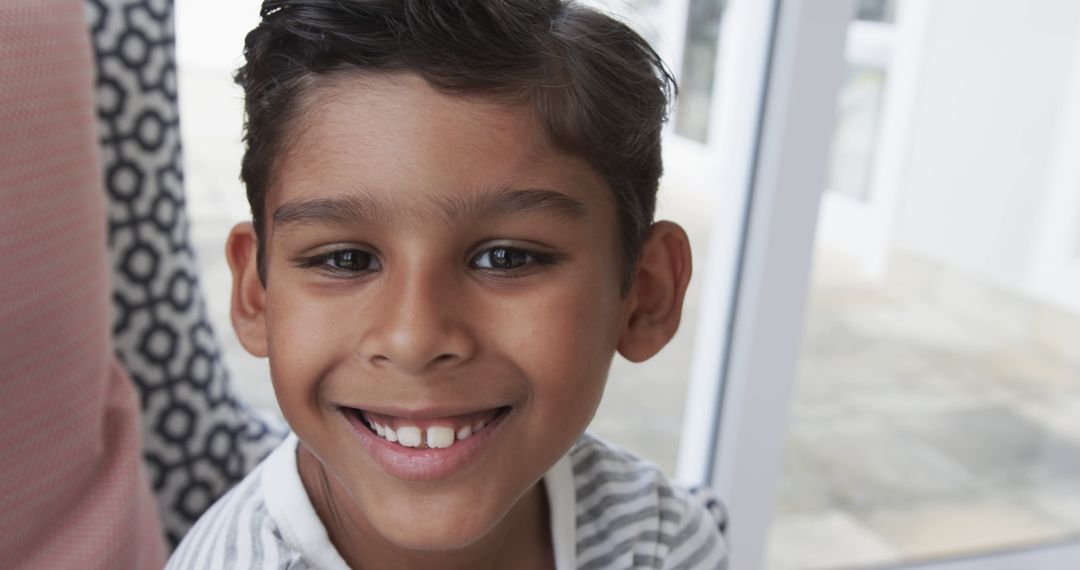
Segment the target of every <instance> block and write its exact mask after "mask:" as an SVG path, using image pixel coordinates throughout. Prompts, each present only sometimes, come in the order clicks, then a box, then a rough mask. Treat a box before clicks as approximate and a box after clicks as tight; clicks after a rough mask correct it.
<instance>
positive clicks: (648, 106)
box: [170, 0, 725, 569]
mask: <svg viewBox="0 0 1080 570" xmlns="http://www.w3.org/2000/svg"><path fill="white" fill-rule="evenodd" d="M262 15H263V20H262V22H261V23H260V25H259V26H258V27H257V28H256V29H255V30H254V31H252V32H251V33H250V34H249V35H248V38H247V42H246V49H245V55H246V57H247V63H246V64H245V66H244V67H243V68H242V69H241V70H240V72H239V73H238V81H239V83H240V84H241V85H242V86H243V87H244V89H245V95H246V111H247V122H246V136H245V140H246V142H247V151H246V154H245V156H244V161H243V166H242V177H243V179H244V181H245V183H246V184H247V189H248V198H249V201H250V202H251V207H252V214H253V222H252V223H247V224H241V225H239V226H237V227H236V228H234V230H233V232H232V233H231V235H230V236H229V241H228V245H227V254H228V258H229V263H230V267H231V268H232V271H233V276H234V287H233V294H232V318H233V324H234V326H235V328H236V330H237V334H238V336H239V338H240V340H241V342H242V343H243V345H244V347H245V348H246V349H247V350H249V351H250V352H252V353H254V354H256V355H260V356H268V357H269V359H270V369H271V376H272V379H273V383H274V390H275V392H276V394H277V397H278V401H279V402H280V405H281V409H282V412H283V414H284V415H285V418H286V419H287V420H288V421H289V424H290V426H291V427H292V429H293V431H294V433H295V436H292V437H290V439H288V440H287V441H286V442H285V443H284V444H283V445H282V446H281V447H279V448H278V449H277V450H276V451H275V452H274V453H273V454H271V456H270V457H269V458H268V459H267V460H266V461H265V462H264V463H263V464H262V465H260V467H259V468H257V469H256V470H255V471H254V472H253V473H252V474H251V475H249V476H248V478H247V479H246V480H245V481H244V482H242V483H241V484H240V485H239V486H238V487H237V488H236V489H234V490H233V491H231V492H230V494H229V495H227V496H226V497H225V498H223V499H222V500H221V501H220V502H219V503H217V504H216V505H215V506H214V507H213V508H212V509H211V510H210V511H208V513H207V514H206V515H205V516H204V517H203V519H202V520H200V522H199V523H198V524H197V525H196V527H195V528H194V529H193V530H192V531H191V533H190V534H189V535H188V536H187V538H186V539H185V540H184V542H183V543H182V544H181V545H180V547H179V549H178V550H177V552H176V553H175V555H174V557H173V559H172V560H171V563H170V566H171V567H175V568H200V569H201V568H218V567H229V568H233V567H280V568H307V567H317V568H344V567H346V566H351V567H353V568H470V569H471V568H559V569H564V568H627V567H655V568H669V567H670V568H675V567H679V568H719V567H723V565H724V559H725V558H724V549H723V545H722V540H721V538H720V536H719V531H718V529H717V525H716V521H715V520H713V519H712V518H711V517H710V515H709V514H708V512H707V511H706V510H705V509H704V507H703V506H702V505H701V504H700V503H698V502H697V501H696V499H694V498H693V497H690V496H688V495H687V494H686V493H684V492H683V491H681V490H678V489H676V488H673V487H672V485H671V484H670V483H669V482H668V481H667V479H666V478H665V477H664V476H663V475H662V474H661V473H660V472H659V471H658V470H657V469H656V468H655V467H653V466H651V465H649V464H647V463H644V462H642V461H640V460H638V459H636V458H634V457H632V456H630V455H629V454H627V453H625V452H623V451H619V450H615V449H612V448H611V447H609V446H607V445H606V444H604V443H602V442H599V441H597V440H596V439H593V438H591V437H589V436H587V435H582V434H583V432H584V430H585V427H586V426H587V424H588V423H589V420H590V419H591V418H592V415H593V413H594V412H595V410H596V407H597V405H598V404H599V401H600V396H601V394H602V392H603V386H604V382H605V380H606V375H607V370H608V367H609V365H610V363H611V359H612V357H613V355H614V352H615V351H616V350H618V351H619V352H620V353H622V354H623V355H624V356H626V357H627V358H628V359H630V360H635V361H640V360H644V359H646V358H649V357H650V356H652V355H653V354H655V353H656V352H657V351H658V350H659V349H660V348H661V347H663V346H664V344H665V343H666V342H667V341H668V340H669V339H670V338H671V337H672V335H673V334H674V333H675V330H676V329H677V327H678V324H679V318H680V313H681V309H682V300H683V296H684V293H685V291H686V286H687V282H688V280H689V277H690V251H689V245H688V241H687V237H686V234H685V233H684V232H683V231H682V229H681V228H679V227H678V226H676V225H675V224H672V223H669V222H658V223H655V224H654V223H651V221H652V216H653V210H654V205H655V194H656V189H657V182H658V179H659V176H660V172H661V163H660V129H661V123H662V122H663V119H664V117H665V111H666V104H667V95H668V91H669V90H670V85H671V78H670V76H669V75H668V74H667V72H666V71H665V69H664V67H663V64H662V63H661V62H660V61H659V59H658V57H657V56H656V54H655V53H654V52H653V51H652V50H651V49H650V48H649V47H648V45H647V44H646V43H645V42H644V41H643V40H642V39H641V38H640V37H638V36H637V35H636V34H634V33H633V32H632V31H630V30H629V29H628V28H626V27H625V26H623V25H622V24H619V23H617V22H615V21H613V20H612V19H610V18H608V17H606V16H603V15H601V14H599V13H596V12H593V11H591V10H588V9H585V8H582V7H579V6H576V5H573V4H570V3H568V2H564V1H562V0H543V1H541V0H491V1H488V2H480V1H467V0H455V1H448V0H447V1H438V2H436V1H431V0H415V1H409V0H396V1H393V0H371V1H362V0H286V1H281V0H267V1H266V2H265V3H264V5H263V11H262Z"/></svg>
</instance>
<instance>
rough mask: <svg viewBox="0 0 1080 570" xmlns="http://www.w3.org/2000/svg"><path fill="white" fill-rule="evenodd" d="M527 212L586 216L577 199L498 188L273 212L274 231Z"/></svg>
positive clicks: (365, 198)
mask: <svg viewBox="0 0 1080 570" xmlns="http://www.w3.org/2000/svg"><path fill="white" fill-rule="evenodd" d="M528 211H545V212H549V213H551V214H554V215H556V216H558V217H562V218H569V219H575V220H580V219H584V218H586V217H587V209H586V207H585V204H584V203H582V202H581V201H580V200H578V199H576V198H573V197H571V196H568V195H566V194H563V193H562V192H558V191H555V190H549V189H546V188H501V189H499V190H495V191H493V192H487V193H483V194H480V195H479V196H477V197H476V198H473V199H469V200H466V199H461V198H452V199H444V200H440V201H439V203H438V204H437V205H435V206H434V207H432V206H417V207H415V208H414V207H402V206H400V205H397V204H382V203H380V202H379V201H378V200H377V199H375V198H374V197H372V196H371V195H370V194H367V193H363V192H360V193H353V194H346V195H340V196H331V197H327V198H314V199H310V200H304V199H297V200H290V201H288V202H285V203H284V204H282V205H281V206H279V207H278V208H277V210H275V211H274V218H273V220H274V226H273V227H274V230H273V231H277V229H278V228H279V227H282V226H294V225H304V224H312V223H330V224H336V225H345V224H351V223H357V222H368V223H372V222H380V221H386V220H389V219H392V218H393V217H395V215H399V216H410V217H415V218H416V219H420V220H429V219H439V220H442V221H454V220H461V219H467V218H477V217H484V216H499V215H507V214H514V213H522V212H528Z"/></svg>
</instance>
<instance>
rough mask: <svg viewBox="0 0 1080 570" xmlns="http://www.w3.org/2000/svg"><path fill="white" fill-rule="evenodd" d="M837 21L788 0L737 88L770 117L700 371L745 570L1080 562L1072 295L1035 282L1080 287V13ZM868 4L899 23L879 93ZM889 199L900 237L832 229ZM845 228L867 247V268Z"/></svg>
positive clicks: (1078, 316) (1041, 6) (904, 13)
mask: <svg viewBox="0 0 1080 570" xmlns="http://www.w3.org/2000/svg"><path fill="white" fill-rule="evenodd" d="M737 4H738V2H737V1H735V2H733V3H732V6H731V7H730V12H729V16H731V17H732V18H734V14H736V10H735V6H736V5H737ZM811 4H812V5H813V10H810V9H809V6H810V5H811ZM837 4H840V3H816V2H810V1H809V0H803V1H798V0H779V1H777V2H775V3H774V4H773V7H774V10H773V11H772V12H771V14H769V15H767V16H765V15H760V16H762V17H768V18H770V19H771V21H772V24H771V25H770V27H769V29H770V30H771V35H770V38H771V39H770V45H771V47H770V53H771V55H770V57H769V58H768V60H767V63H766V64H765V68H766V69H767V81H766V82H765V85H766V88H765V89H764V91H763V92H762V91H761V90H759V89H757V88H755V87H753V86H748V85H743V86H741V87H737V88H735V89H733V90H731V91H727V90H725V91H724V96H725V97H726V98H734V99H739V98H746V99H752V100H760V101H761V105H762V107H761V114H760V118H761V120H760V128H759V129H758V130H756V131H755V133H754V136H753V138H751V139H747V140H744V141H743V143H744V144H747V145H750V146H752V147H753V148H754V152H753V156H754V159H753V161H752V164H753V168H752V169H751V170H750V172H748V173H747V177H746V179H745V181H744V182H745V187H746V188H748V196H749V198H748V199H747V209H746V217H745V220H746V223H745V230H744V236H745V239H744V240H743V241H742V242H741V244H740V249H739V255H738V262H737V265H736V267H737V272H736V275H737V287H736V289H735V295H734V301H733V302H732V307H733V310H732V312H731V320H730V321H728V322H726V323H725V324H723V325H720V326H719V328H721V329H722V331H724V333H723V334H722V335H721V336H720V337H719V340H720V342H719V343H718V344H716V345H713V346H712V347H709V346H707V345H702V344H699V351H698V353H697V361H698V362H699V363H703V364H701V366H699V367H698V368H697V369H696V375H695V378H696V377H697V376H698V375H700V376H701V377H703V378H710V377H711V378H719V379H721V382H720V383H719V385H720V389H719V390H718V393H717V399H718V400H719V402H720V404H719V409H720V418H719V422H718V425H719V431H718V433H717V434H716V436H715V440H714V442H715V446H714V452H715V453H714V455H713V456H712V460H711V461H710V462H707V463H706V464H705V465H701V466H696V467H698V468H701V469H702V470H703V471H704V472H705V473H706V475H707V477H708V478H709V480H710V481H711V482H712V483H713V485H714V486H715V487H716V488H717V489H718V490H719V491H720V493H721V494H722V496H723V497H724V498H725V500H726V501H727V503H728V506H729V507H730V510H731V523H730V524H731V526H730V534H729V540H730V542H731V544H732V553H733V559H732V561H731V566H732V567H733V568H773V569H780V568H786V569H796V568H880V567H889V568H922V569H934V570H959V569H979V570H986V569H999V568H1000V569H1004V568H1010V569H1014V568H1024V569H1025V570H1027V569H1042V568H1046V569H1050V568H1054V569H1062V568H1075V567H1080V495H1078V494H1077V491H1076V483H1075V482H1076V476H1077V474H1078V473H1080V431H1078V429H1077V422H1076V418H1077V417H1080V350H1078V349H1077V348H1076V347H1077V346H1078V344H1077V342H1076V339H1077V338H1080V312H1078V311H1077V310H1076V307H1075V305H1072V304H1071V303H1072V302H1074V301H1075V296H1076V293H1075V291H1080V288H1078V287H1075V286H1074V287H1071V288H1064V287H1062V288H1061V290H1060V291H1059V295H1058V296H1057V297H1054V296H1053V295H1051V294H1050V293H1048V291H1049V288H1048V287H1047V286H1046V283H1047V282H1049V281H1055V279H1042V280H1041V281H1040V271H1045V270H1046V267H1050V266H1057V267H1059V268H1060V269H1061V271H1059V272H1058V273H1057V275H1058V278H1057V279H1056V281H1058V282H1063V281H1064V280H1065V279H1067V278H1068V277H1069V275H1068V273H1067V271H1066V269H1067V268H1068V267H1069V265H1068V263H1066V262H1065V260H1067V259H1071V256H1072V252H1071V249H1072V245H1073V240H1072V237H1073V235H1074V234H1070V229H1071V230H1075V225H1076V221H1075V220H1076V217H1075V216H1076V211H1077V208H1076V207H1075V206H1076V204H1077V201H1076V197H1075V196H1076V195H1077V193H1078V190H1077V189H1078V188H1080V186H1078V185H1077V182H1078V181H1080V175H1078V173H1077V167H1076V166H1075V163H1076V161H1075V158H1074V157H1075V156H1076V151H1077V121H1076V118H1075V117H1076V113H1077V111H1076V103H1075V100H1076V99H1077V93H1076V91H1075V84H1076V82H1077V81H1078V80H1077V77H1078V76H1080V73H1077V71H1076V69H1077V67H1076V66H1077V63H1076V62H1077V60H1078V57H1077V54H1078V53H1080V52H1078V50H1080V25H1078V24H1080V5H1077V4H1074V3H1065V2H1055V1H1052V0H1037V1H1019V0H989V1H988V0H982V1H975V0H966V1H965V0H949V1H946V2H932V1H929V0H899V1H897V2H895V3H888V2H885V3H881V2H879V3H872V2H860V3H858V4H854V3H847V5H846V6H837ZM870 4H878V5H880V6H882V7H883V8H882V10H883V11H888V10H892V11H893V12H892V13H893V14H894V17H895V34H894V42H893V46H892V54H891V55H890V56H889V57H888V58H887V60H885V61H884V62H883V63H884V67H883V68H881V70H880V71H881V75H880V77H879V79H880V80H871V79H865V77H866V76H865V75H863V74H862V73H861V72H855V73H853V72H852V71H851V69H852V68H851V63H852V62H851V49H852V47H851V44H850V42H851V41H852V39H853V36H855V35H857V33H854V34H853V32H852V30H853V27H857V26H858V21H857V22H856V24H854V25H852V24H851V19H852V16H853V14H859V15H861V17H863V18H866V17H868V16H867V14H868V12H867V10H871V11H872V9H873V6H871V7H869V8H868V7H867V6H868V5H870ZM888 5H891V6H892V8H889V7H888ZM856 9H858V11H856ZM831 10H835V12H834V11H831ZM882 13H885V12H882ZM883 18H884V17H883ZM749 22H750V20H740V21H738V22H735V21H729V22H728V25H730V26H732V27H735V26H749V25H751V24H750V23H749ZM907 38H917V39H918V41H917V42H909V41H907ZM845 44H846V47H845ZM845 51H847V53H845ZM860 76H861V78H860ZM853 83H856V84H857V85H855V86H854V87H853ZM874 99H878V100H879V102H877V103H873V104H867V101H872V100H874ZM845 113H847V116H846V117H845ZM853 114H854V115H853ZM860 114H861V116H859V115H860ZM875 114H876V115H877V116H876V117H874V116H873V115H875ZM868 115H869V117H868ZM868 119H869V120H868ZM845 120H848V121H855V122H854V123H849V124H848V125H845V123H844V121H845ZM838 121H839V122H838ZM852 124H854V125H855V126H854V127H853V126H851V125H852ZM867 124H874V125H876V126H875V127H874V129H867V128H866V125H867ZM868 130H870V131H875V134H873V135H872V136H866V133H867V132H868ZM852 133H855V134H856V135H858V136H855V135H853V134H852ZM859 133H861V134H859ZM837 137H840V138H839V139H838V138H837ZM844 137H847V138H846V139H844ZM859 139H862V141H863V142H861V143H859V144H863V145H865V144H871V145H873V146H872V148H869V149H867V148H863V149H862V150H861V151H860V152H852V148H853V147H854V146H857V145H856V142H858V140H859ZM867 141H869V142H867ZM832 149H840V150H839V151H838V150H832ZM837 152H840V154H841V155H843V160H837V156H838V155H837ZM860 156H861V157H863V158H862V159H860V158H859V157H860ZM866 157H872V158H871V159H866ZM718 160H721V161H726V160H728V158H727V156H726V155H725V156H721V157H719V158H718ZM865 162H869V164H866V163H865ZM852 181H863V182H862V188H861V189H859V191H857V192H852V191H850V189H851V188H856V189H858V188H859V186H860V184H852ZM845 188H846V189H848V190H847V191H846V190H845ZM883 192H884V193H885V194H886V195H888V196H889V208H890V213H889V216H888V217H889V220H888V227H887V229H886V230H884V231H882V230H880V229H879V228H871V229H872V230H873V231H874V232H875V233H873V234H868V233H860V231H859V228H858V227H856V228H842V229H840V230H837V229H836V228H827V227H825V226H826V225H827V224H834V223H837V220H841V221H843V218H838V217H830V216H828V215H827V212H826V211H827V209H828V208H827V206H826V205H825V204H826V202H827V201H829V200H830V199H831V197H835V195H836V194H841V195H844V196H845V197H846V198H851V199H853V200H854V201H860V200H864V199H865V198H867V197H873V196H875V193H877V194H878V195H880V193H883ZM1055 220H1056V221H1055ZM845 232H846V235H848V236H849V237H848V238H847V239H853V240H859V239H864V240H871V239H873V240H879V241H878V243H877V244H876V245H875V248H876V251H877V252H878V255H879V256H880V257H881V259H880V260H879V262H878V267H877V270H876V271H866V270H865V266H864V259H863V258H860V253H859V252H860V249H859V248H860V246H861V245H862V244H858V243H854V244H851V243H849V244H846V245H847V247H843V245H837V239H835V238H836V236H843V235H845ZM824 236H831V237H830V238H829V239H826V238H825V237H824ZM1048 236H1049V237H1048ZM1047 244H1051V245H1047ZM1039 260H1044V261H1039ZM1045 260H1052V261H1045ZM1042 275H1046V274H1045V273H1044V274H1042ZM1074 283H1075V282H1074ZM707 287H708V285H707ZM713 294H716V291H715V290H712V289H708V288H707V293H706V295H709V296H711V295H713ZM720 296H721V297H722V298H723V297H726V293H723V292H721V294H720ZM714 340H716V339H714ZM710 348H711V350H710ZM702 354H713V355H721V356H715V357H712V358H705V357H703V356H701V355H702ZM705 384H706V382H705V381H702V385H705ZM693 387H694V386H693V385H692V386H691V388H692V390H693ZM688 425H689V424H688ZM693 472H694V473H697V472H698V471H693Z"/></svg>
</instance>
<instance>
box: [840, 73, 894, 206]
mask: <svg viewBox="0 0 1080 570" xmlns="http://www.w3.org/2000/svg"><path fill="white" fill-rule="evenodd" d="M884 88H885V71H884V70H881V69H874V68H869V67H858V66H853V67H852V68H851V69H849V70H848V76H847V81H846V82H845V83H844V86H843V87H842V88H841V89H840V97H839V102H838V105H837V107H838V109H837V123H836V127H835V132H834V134H833V143H832V153H831V156H832V160H831V162H830V165H829V180H828V183H827V186H826V187H827V188H828V189H829V190H831V191H833V192H836V193H838V194H843V195H845V196H848V197H851V198H855V199H858V200H865V199H866V197H867V194H868V193H869V190H870V187H869V185H870V173H871V167H872V166H873V162H874V160H873V159H874V150H875V148H876V147H875V145H874V142H875V139H876V137H877V129H878V118H879V115H880V113H881V96H882V93H883V92H884Z"/></svg>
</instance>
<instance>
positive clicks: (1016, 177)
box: [895, 0, 1080, 291]
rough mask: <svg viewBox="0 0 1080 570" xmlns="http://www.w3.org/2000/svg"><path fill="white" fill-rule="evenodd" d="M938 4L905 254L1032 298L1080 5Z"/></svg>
mask: <svg viewBox="0 0 1080 570" xmlns="http://www.w3.org/2000/svg"><path fill="white" fill-rule="evenodd" d="M930 4H931V6H930V11H931V13H930V15H929V19H928V22H929V24H928V25H929V27H928V29H927V30H926V33H925V43H924V45H923V54H924V57H923V63H922V66H921V67H922V69H921V81H920V83H921V85H920V87H919V89H918V91H917V93H918V94H917V96H916V97H917V101H915V104H914V112H913V114H912V115H913V117H914V123H913V124H912V125H911V131H910V139H909V140H908V151H907V156H906V158H905V162H906V165H905V166H906V167H905V168H904V174H903V177H904V180H903V181H902V184H901V194H900V197H899V202H898V205H897V212H896V216H897V217H896V226H895V240H896V245H897V247H898V248H899V249H903V250H907V251H910V252H914V253H917V254H919V255H923V256H926V257H929V258H931V259H934V260H936V261H939V262H941V263H943V264H945V265H946V266H948V267H952V268H956V269H959V270H961V271H964V272H968V273H971V274H973V275H974V276H978V277H982V278H985V279H988V280H989V281H990V282H991V283H994V284H998V285H1002V286H1005V287H1007V288H1010V289H1014V290H1017V291H1020V290H1022V289H1023V287H1024V281H1025V274H1026V273H1027V272H1028V270H1029V269H1030V267H1029V266H1030V263H1031V259H1032V253H1033V252H1032V249H1033V248H1034V247H1035V246H1036V237H1037V236H1036V233H1037V232H1036V229H1037V228H1036V225H1037V223H1038V221H1039V219H1040V216H1041V208H1042V207H1043V205H1044V200H1045V197H1046V187H1047V184H1048V178H1049V174H1050V172H1051V171H1052V167H1053V164H1051V161H1052V160H1053V158H1052V157H1054V156H1055V153H1054V152H1053V151H1054V146H1055V145H1056V144H1057V142H1058V141H1059V139H1060V137H1059V133H1058V129H1059V125H1060V123H1061V119H1062V113H1063V109H1064V101H1065V96H1066V94H1067V93H1068V87H1069V85H1070V82H1071V79H1070V77H1069V76H1070V73H1071V70H1072V69H1073V65H1072V63H1073V58H1074V57H1075V54H1076V53H1077V51H1076V49H1075V44H1076V42H1077V35H1078V32H1080V27H1078V24H1080V2H1076V1H1075V0H944V1H935V2H932V3H930Z"/></svg>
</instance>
